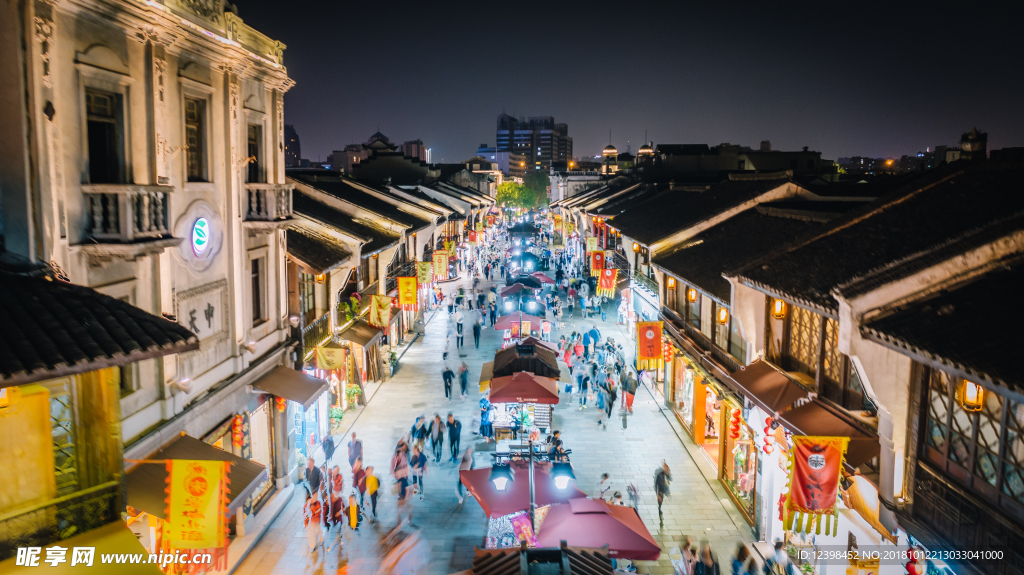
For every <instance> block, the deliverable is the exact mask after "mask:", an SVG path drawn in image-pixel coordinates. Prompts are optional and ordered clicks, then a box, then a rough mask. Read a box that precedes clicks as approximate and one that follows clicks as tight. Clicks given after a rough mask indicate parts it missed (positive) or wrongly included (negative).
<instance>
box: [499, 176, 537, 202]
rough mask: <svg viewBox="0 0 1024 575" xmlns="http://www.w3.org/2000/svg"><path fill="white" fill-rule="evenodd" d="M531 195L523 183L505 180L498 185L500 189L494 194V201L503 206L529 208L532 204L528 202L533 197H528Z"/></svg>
mask: <svg viewBox="0 0 1024 575" xmlns="http://www.w3.org/2000/svg"><path fill="white" fill-rule="evenodd" d="M530 195H531V194H529V193H528V192H527V190H526V188H524V187H523V185H522V184H517V183H515V182H504V183H502V184H501V185H500V186H498V191H497V193H496V194H495V196H494V203H496V204H497V205H499V206H502V207H509V208H529V207H532V206H530V205H528V202H530V201H532V199H533V198H532V197H528V196H530Z"/></svg>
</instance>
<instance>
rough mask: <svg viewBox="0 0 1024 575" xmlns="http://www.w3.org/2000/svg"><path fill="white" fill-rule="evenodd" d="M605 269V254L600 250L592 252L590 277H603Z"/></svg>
mask: <svg viewBox="0 0 1024 575" xmlns="http://www.w3.org/2000/svg"><path fill="white" fill-rule="evenodd" d="M603 269H604V252H602V251H600V250H596V251H592V252H590V275H592V276H594V277H601V270H603Z"/></svg>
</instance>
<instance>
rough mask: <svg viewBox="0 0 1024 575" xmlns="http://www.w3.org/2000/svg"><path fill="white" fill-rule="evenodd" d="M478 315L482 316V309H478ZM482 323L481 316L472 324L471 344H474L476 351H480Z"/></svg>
mask: <svg viewBox="0 0 1024 575" xmlns="http://www.w3.org/2000/svg"><path fill="white" fill-rule="evenodd" d="M480 313H481V314H483V313H484V311H483V307H481V308H480ZM482 323H483V316H482V315H481V317H480V318H478V319H476V320H475V321H474V322H473V343H474V344H476V347H477V349H480V330H481V328H480V325H481V324H482Z"/></svg>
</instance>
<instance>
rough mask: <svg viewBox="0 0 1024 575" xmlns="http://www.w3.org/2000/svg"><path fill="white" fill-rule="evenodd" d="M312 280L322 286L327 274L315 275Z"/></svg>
mask: <svg viewBox="0 0 1024 575" xmlns="http://www.w3.org/2000/svg"><path fill="white" fill-rule="evenodd" d="M314 279H315V280H316V283H318V284H322V283H324V282H326V281H327V274H316V277H315V278H314Z"/></svg>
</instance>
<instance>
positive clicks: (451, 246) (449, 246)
mask: <svg viewBox="0 0 1024 575" xmlns="http://www.w3.org/2000/svg"><path fill="white" fill-rule="evenodd" d="M444 251H446V252H448V259H455V242H450V241H448V240H445V242H444Z"/></svg>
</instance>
